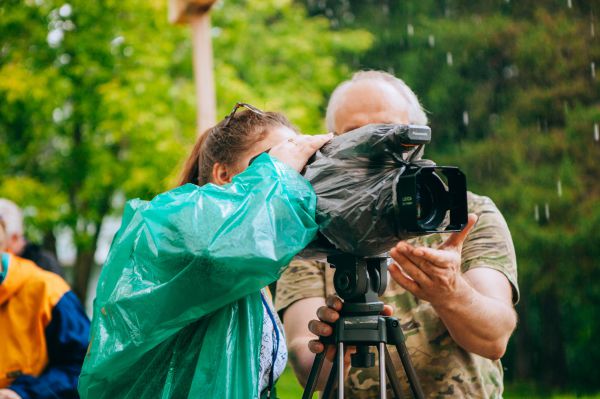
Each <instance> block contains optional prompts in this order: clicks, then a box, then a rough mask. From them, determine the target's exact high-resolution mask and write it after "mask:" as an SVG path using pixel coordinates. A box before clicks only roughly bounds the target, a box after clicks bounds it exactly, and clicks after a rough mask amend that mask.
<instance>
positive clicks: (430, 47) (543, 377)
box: [302, 0, 600, 390]
mask: <svg viewBox="0 0 600 399" xmlns="http://www.w3.org/2000/svg"><path fill="white" fill-rule="evenodd" d="M302 2H303V3H304V4H306V5H307V6H308V8H309V11H310V13H311V14H312V15H324V16H327V17H328V18H329V19H330V21H331V24H332V26H333V27H340V28H344V29H347V28H349V27H350V28H366V29H368V30H369V31H371V32H372V33H373V34H374V36H375V37H376V40H375V42H374V44H373V46H372V47H371V49H370V50H369V51H368V52H366V53H364V54H363V55H360V56H357V57H353V58H350V59H348V62H349V63H351V64H352V65H353V66H354V67H355V68H356V69H361V68H375V69H383V70H388V71H390V72H393V73H395V74H396V75H397V76H399V77H401V78H402V79H404V80H406V82H407V83H408V84H409V85H410V86H411V87H412V88H413V89H414V90H415V92H416V93H417V95H419V96H420V97H421V100H422V102H423V104H424V106H425V107H426V109H428V110H429V111H430V119H431V126H432V131H433V135H434V136H433V137H434V141H433V143H432V144H431V145H430V146H429V147H428V149H427V152H428V156H429V157H431V158H432V159H435V160H436V161H438V163H442V164H443V163H445V164H456V165H459V166H460V167H461V168H463V169H464V170H465V171H466V173H467V176H468V181H469V186H470V188H471V189H473V191H475V192H477V193H480V194H484V195H488V196H490V197H491V198H493V199H494V200H495V201H496V203H497V204H498V206H499V207H500V209H501V210H502V211H503V213H504V215H505V217H506V219H507V221H508V223H509V226H510V228H511V231H512V234H513V238H514V242H515V245H516V249H517V255H518V260H519V273H520V278H519V279H520V284H521V289H522V299H521V302H520V304H519V305H518V307H517V310H518V312H519V315H520V321H519V327H518V329H517V332H516V333H515V336H514V337H513V340H512V342H511V346H510V348H509V353H508V355H507V356H506V358H505V359H504V364H505V366H507V376H508V377H509V378H512V379H513V380H514V379H519V380H536V381H540V382H544V384H545V385H546V386H547V387H555V386H559V387H566V386H570V387H577V388H579V389H581V390H593V389H599V388H600V380H598V379H597V378H596V377H597V373H596V372H595V370H596V364H597V363H598V362H599V361H600V346H599V345H597V343H596V338H595V337H597V336H598V335H600V321H599V320H600V318H599V316H600V314H599V313H598V312H599V310H598V309H599V308H598V306H597V304H598V303H600V285H599V284H598V283H595V282H597V281H598V279H599V278H600V268H599V267H598V261H597V259H598V251H599V249H598V248H599V246H598V243H600V229H598V226H599V224H598V222H599V220H600V206H598V204H599V203H600V184H599V182H600V168H599V167H598V160H599V159H600V141H599V140H600V138H599V137H598V135H599V134H600V132H599V131H598V124H599V123H600V99H599V96H598V94H599V91H598V89H599V87H600V86H599V85H600V83H599V80H598V78H597V77H596V71H595V70H596V68H597V66H598V65H600V62H599V61H600V46H599V45H598V35H600V26H599V25H598V20H597V15H598V14H599V13H600V1H598V0H593V1H584V0H569V1H567V0H564V1H563V0H550V1H544V2H538V1H534V0H526V1H514V2H512V1H509V0H506V1H483V2H470V1H466V0H423V1H421V0H419V1H402V2H399V1H391V0H377V1H376V0H303V1H302ZM594 304H596V305H594Z"/></svg>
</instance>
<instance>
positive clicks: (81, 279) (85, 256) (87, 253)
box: [73, 245, 96, 303]
mask: <svg viewBox="0 0 600 399" xmlns="http://www.w3.org/2000/svg"><path fill="white" fill-rule="evenodd" d="M95 253H96V246H95V245H94V247H93V248H90V249H87V250H78V251H77V257H76V258H75V278H74V284H73V291H75V294H77V296H78V297H79V299H80V300H81V303H85V300H86V298H87V291H88V285H89V281H90V275H91V274H92V267H93V266H94V254H95Z"/></svg>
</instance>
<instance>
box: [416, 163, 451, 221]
mask: <svg viewBox="0 0 600 399" xmlns="http://www.w3.org/2000/svg"><path fill="white" fill-rule="evenodd" d="M415 188H416V194H417V195H416V197H417V198H416V199H417V201H416V211H417V215H416V217H417V223H418V224H419V226H420V227H421V228H422V229H436V228H438V227H439V225H440V224H441V223H442V222H443V220H444V217H445V216H446V209H447V203H446V197H447V193H446V186H445V185H444V182H443V181H442V179H441V178H440V177H439V176H438V175H437V174H436V173H433V171H431V172H430V173H423V174H422V175H421V179H418V180H417V182H416V187H415Z"/></svg>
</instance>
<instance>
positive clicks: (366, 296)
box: [302, 254, 424, 399]
mask: <svg viewBox="0 0 600 399" xmlns="http://www.w3.org/2000/svg"><path fill="white" fill-rule="evenodd" d="M386 260H387V259H386V258H384V257H375V258H360V257H356V256H353V255H349V254H336V255H331V256H328V257H327V262H329V264H330V265H331V267H333V268H335V269H336V271H335V274H334V277H333V284H334V286H335V291H336V292H337V294H338V295H339V296H340V297H342V298H343V299H344V307H343V309H342V311H341V314H340V318H339V319H338V321H337V322H336V323H335V325H334V327H333V334H332V335H331V336H330V337H327V338H325V339H324V338H321V341H322V342H323V343H324V344H326V345H327V344H335V345H336V347H337V352H336V357H335V359H334V361H333V366H332V368H331V372H330V373H329V376H328V378H327V383H326V384H325V390H324V391H323V396H322V398H324V399H331V398H333V393H334V391H335V389H336V388H337V390H338V395H337V396H338V399H343V398H344V348H345V347H346V346H347V345H354V346H356V353H354V354H353V355H352V356H351V363H352V366H353V367H362V368H366V367H374V366H375V354H374V353H372V352H371V351H370V347H371V346H375V347H377V349H378V355H379V381H380V394H379V395H380V396H379V397H380V399H386V395H387V391H386V386H387V384H386V374H387V377H388V378H389V381H390V385H391V387H392V391H393V392H394V396H395V397H396V398H397V399H401V398H402V389H401V387H400V381H399V380H398V377H397V375H396V372H395V369H394V366H393V363H392V358H391V356H390V353H389V351H388V349H387V345H388V344H391V345H395V346H396V349H397V351H398V354H399V356H400V361H401V363H402V367H403V369H404V372H405V373H406V376H407V378H408V383H409V385H410V389H411V392H412V394H413V396H414V397H415V398H418V399H421V398H424V395H423V391H422V390H421V385H420V384H419V380H418V378H417V374H416V373H415V370H414V368H413V366H412V363H411V361H410V356H409V354H408V350H407V349H406V344H405V337H404V334H403V333H402V329H401V327H400V322H399V321H398V319H396V318H394V317H389V316H382V315H381V311H382V310H383V303H382V302H381V301H379V298H378V297H379V296H380V295H383V293H384V292H385V289H386V287H387V262H386ZM324 361H325V351H323V352H321V353H319V354H317V355H316V357H315V360H314V363H313V366H312V368H311V370H310V374H309V377H308V382H307V383H306V388H305V390H304V394H303V395H302V399H312V395H313V393H314V391H315V388H316V386H317V381H318V379H319V375H320V374H321V368H322V367H323V363H324Z"/></svg>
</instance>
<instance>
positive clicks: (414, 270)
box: [390, 246, 431, 285]
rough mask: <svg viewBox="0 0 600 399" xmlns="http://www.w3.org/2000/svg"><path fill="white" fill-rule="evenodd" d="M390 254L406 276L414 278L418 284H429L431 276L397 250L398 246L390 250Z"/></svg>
mask: <svg viewBox="0 0 600 399" xmlns="http://www.w3.org/2000/svg"><path fill="white" fill-rule="evenodd" d="M390 255H391V256H392V259H394V260H395V261H396V263H398V264H399V265H400V266H401V267H402V270H404V272H405V273H406V274H407V275H408V277H410V278H412V279H413V280H415V281H416V282H417V283H418V284H419V285H429V284H431V278H430V277H429V276H428V275H427V274H426V273H425V272H424V271H423V270H421V268H420V267H419V265H417V264H415V263H414V262H413V261H412V260H411V259H410V258H408V257H407V256H406V254H405V253H403V252H401V251H400V250H398V246H396V248H394V249H392V251H390Z"/></svg>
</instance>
